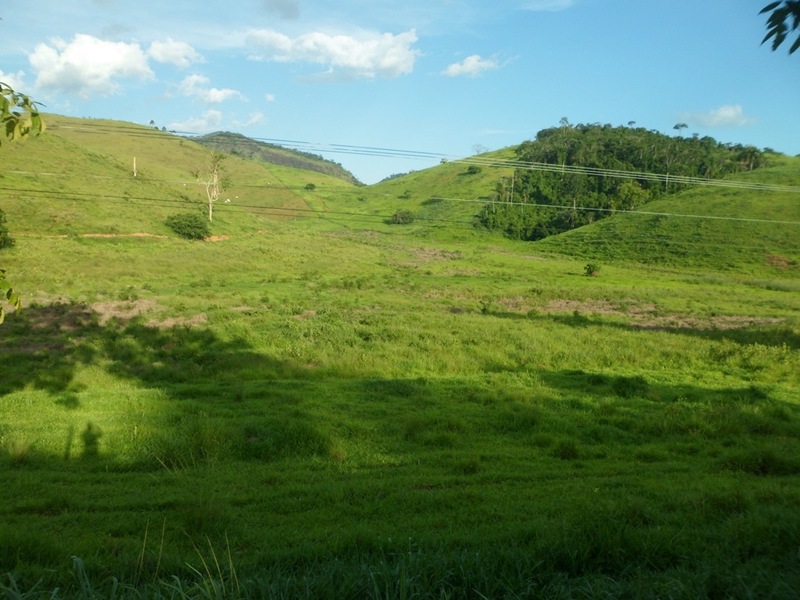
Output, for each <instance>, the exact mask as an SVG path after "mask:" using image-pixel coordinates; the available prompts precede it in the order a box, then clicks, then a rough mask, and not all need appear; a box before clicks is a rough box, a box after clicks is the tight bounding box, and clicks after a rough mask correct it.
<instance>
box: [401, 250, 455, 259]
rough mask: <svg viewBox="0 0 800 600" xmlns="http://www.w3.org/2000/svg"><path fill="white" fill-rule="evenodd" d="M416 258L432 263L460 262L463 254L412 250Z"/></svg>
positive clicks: (446, 251)
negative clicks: (440, 261)
mask: <svg viewBox="0 0 800 600" xmlns="http://www.w3.org/2000/svg"><path fill="white" fill-rule="evenodd" d="M410 252H411V254H412V255H413V256H414V258H417V259H419V260H421V261H423V262H432V261H438V260H458V259H460V258H461V256H462V255H461V252H457V251H451V250H441V249H439V248H412V249H410Z"/></svg>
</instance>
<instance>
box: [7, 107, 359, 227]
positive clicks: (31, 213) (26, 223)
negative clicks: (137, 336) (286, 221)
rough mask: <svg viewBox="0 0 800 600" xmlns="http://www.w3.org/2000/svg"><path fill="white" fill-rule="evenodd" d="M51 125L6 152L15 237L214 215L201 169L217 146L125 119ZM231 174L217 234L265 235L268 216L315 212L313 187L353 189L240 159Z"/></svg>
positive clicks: (229, 166)
mask: <svg viewBox="0 0 800 600" xmlns="http://www.w3.org/2000/svg"><path fill="white" fill-rule="evenodd" d="M47 123H48V132H47V134H46V135H43V136H41V137H38V138H35V139H32V140H28V141H26V142H25V143H20V144H14V145H9V147H8V148H4V154H3V168H2V171H1V172H0V177H1V178H0V191H2V192H3V195H4V199H3V210H4V211H5V212H6V214H7V216H8V220H9V223H10V224H11V227H12V229H13V230H14V232H15V233H17V234H19V235H26V234H33V233H38V234H43V233H47V234H51V235H56V234H60V235H80V234H99V233H104V234H122V233H127V234H130V233H140V232H146V233H150V234H154V235H166V234H168V233H169V231H168V229H167V228H166V226H165V225H164V219H165V218H166V217H167V216H168V215H169V214H173V213H175V212H181V211H195V210H196V211H203V210H204V206H205V204H206V199H205V192H204V190H203V189H202V188H201V187H200V186H199V185H197V183H196V180H195V177H194V175H193V173H194V172H196V171H198V170H200V171H202V170H203V169H205V168H207V165H208V163H209V159H210V151H209V150H208V149H207V148H204V147H203V146H201V145H199V144H196V143H194V142H192V141H188V140H185V139H183V138H180V137H177V136H173V135H170V134H167V133H163V132H160V131H157V130H153V129H151V128H148V127H142V126H136V125H132V124H126V123H121V122H113V121H95V120H78V119H69V118H65V117H57V116H50V117H47ZM134 161H135V167H136V175H135V176H134ZM224 170H225V174H226V175H227V177H228V178H229V180H230V184H229V185H228V186H227V189H226V190H225V191H224V195H223V197H222V198H221V201H220V202H218V204H217V206H216V209H215V210H216V216H217V219H216V222H215V224H214V227H213V233H214V234H215V235H232V234H235V233H237V232H240V231H251V232H252V231H257V230H258V229H259V228H260V227H261V225H262V224H259V221H258V218H259V217H261V216H262V215H264V216H267V217H268V216H270V215H271V216H282V217H284V218H286V217H291V218H295V217H297V216H299V215H304V214H308V213H309V212H310V208H309V206H308V204H307V203H306V200H305V198H306V196H307V195H308V192H307V190H305V186H306V185H308V184H309V183H311V184H314V185H319V186H325V187H328V188H331V189H341V188H349V187H352V186H351V185H350V184H348V183H346V182H343V181H342V180H341V179H338V178H335V177H332V176H329V175H324V174H320V173H313V172H309V171H301V170H297V169H293V168H289V167H281V166H276V165H268V164H265V163H259V162H254V161H248V160H244V159H241V158H238V157H234V156H231V157H229V158H228V159H226V161H225V164H224ZM228 200H229V202H227V201H228Z"/></svg>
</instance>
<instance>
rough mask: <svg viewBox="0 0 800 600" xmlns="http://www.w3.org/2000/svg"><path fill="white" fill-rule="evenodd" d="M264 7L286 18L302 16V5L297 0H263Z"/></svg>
mask: <svg viewBox="0 0 800 600" xmlns="http://www.w3.org/2000/svg"><path fill="white" fill-rule="evenodd" d="M263 1H264V7H265V8H266V9H267V10H268V11H269V12H272V13H276V14H277V15H278V16H279V17H283V18H284V19H296V18H298V17H299V16H300V5H299V4H298V2H297V0H263Z"/></svg>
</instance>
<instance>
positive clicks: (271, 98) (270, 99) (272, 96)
mask: <svg viewBox="0 0 800 600" xmlns="http://www.w3.org/2000/svg"><path fill="white" fill-rule="evenodd" d="M264 100H266V101H267V102H275V94H264Z"/></svg>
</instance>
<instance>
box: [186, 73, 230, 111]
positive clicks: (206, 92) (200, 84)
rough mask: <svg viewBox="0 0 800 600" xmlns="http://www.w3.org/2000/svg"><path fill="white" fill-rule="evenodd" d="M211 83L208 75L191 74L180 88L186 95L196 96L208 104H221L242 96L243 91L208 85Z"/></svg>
mask: <svg viewBox="0 0 800 600" xmlns="http://www.w3.org/2000/svg"><path fill="white" fill-rule="evenodd" d="M209 83H210V80H209V79H208V77H203V76H202V75H189V76H188V77H186V78H185V79H184V80H183V81H182V82H181V83H180V85H179V86H178V89H179V90H180V92H181V93H182V94H183V95H184V96H194V97H195V98H197V99H199V100H201V101H202V102H206V103H208V104H219V103H220V102H225V101H226V100H230V99H231V98H242V94H241V92H238V91H236V90H232V89H230V88H222V89H220V88H214V87H207V86H208V84H209Z"/></svg>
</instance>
